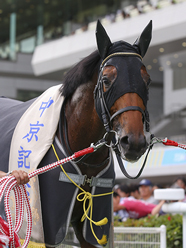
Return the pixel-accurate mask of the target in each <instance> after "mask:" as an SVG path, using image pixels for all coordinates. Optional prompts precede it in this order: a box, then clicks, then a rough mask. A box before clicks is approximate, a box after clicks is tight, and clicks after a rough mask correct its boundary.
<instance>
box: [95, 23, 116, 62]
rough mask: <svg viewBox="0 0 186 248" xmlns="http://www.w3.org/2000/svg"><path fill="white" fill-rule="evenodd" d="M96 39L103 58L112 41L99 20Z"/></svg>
mask: <svg viewBox="0 0 186 248" xmlns="http://www.w3.org/2000/svg"><path fill="white" fill-rule="evenodd" d="M96 40H97V47H98V51H99V54H100V56H101V58H102V59H104V58H105V57H106V54H107V51H108V49H109V47H110V46H111V45H112V42H111V41H110V38H109V36H108V34H107V33H106V31H105V29H104V27H103V26H102V24H101V22H100V21H99V20H98V21H97V27H96Z"/></svg>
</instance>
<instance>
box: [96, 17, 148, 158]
mask: <svg viewBox="0 0 186 248" xmlns="http://www.w3.org/2000/svg"><path fill="white" fill-rule="evenodd" d="M151 32H152V21H150V22H149V24H148V25H147V26H146V28H145V29H144V30H143V32H142V34H141V35H140V37H139V38H138V39H137V40H136V41H135V42H134V44H133V45H131V44H129V43H127V42H125V41H118V42H114V43H112V42H111V41H110V38H109V36H108V34H107V33H106V31H105V29H104V28H103V26H102V25H101V23H100V22H99V21H98V23H97V30H96V38H97V46H98V50H99V53H100V56H101V58H102V64H101V66H100V72H99V76H98V82H97V85H96V88H95V108H96V111H97V114H98V116H99V117H100V119H101V120H102V122H103V123H104V126H105V128H106V131H107V132H109V131H110V130H114V131H115V132H116V133H117V136H118V140H119V141H118V142H119V147H120V148H119V149H120V152H121V155H122V157H123V158H124V159H126V160H128V161H131V162H135V161H137V160H138V159H139V158H140V157H141V156H142V155H143V154H144V152H145V151H146V149H147V145H148V144H147V141H146V137H145V135H144V124H145V125H146V131H149V116H148V111H147V101H148V86H149V83H150V76H149V75H148V73H147V71H146V68H145V66H144V64H143V63H142V58H143V57H144V55H145V53H146V51H147V49H148V46H149V43H150V40H151Z"/></svg>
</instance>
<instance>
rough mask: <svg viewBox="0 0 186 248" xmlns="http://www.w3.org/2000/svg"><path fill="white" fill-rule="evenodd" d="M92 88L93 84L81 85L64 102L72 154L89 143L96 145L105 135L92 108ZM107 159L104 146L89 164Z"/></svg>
mask: <svg viewBox="0 0 186 248" xmlns="http://www.w3.org/2000/svg"><path fill="white" fill-rule="evenodd" d="M94 87H95V84H93V83H92V82H89V83H87V84H84V85H81V86H80V87H79V88H78V89H77V90H76V91H75V93H74V94H73V95H72V97H71V98H69V99H67V101H66V105H65V116H66V120H67V137H68V141H69V146H70V149H71V150H72V151H73V152H76V151H79V150H81V149H84V148H86V147H89V146H90V144H91V143H96V142H97V141H98V140H100V139H101V138H102V137H103V135H104V133H105V129H104V126H103V124H102V122H101V121H100V119H99V117H98V115H97V113H96V110H95V107H94V97H93V91H94ZM63 133H64V127H63ZM107 157H108V148H107V147H105V146H104V147H103V148H101V149H99V151H97V152H96V156H94V158H91V162H92V163H99V162H100V163H101V162H102V161H104V159H106V158H107ZM87 162H88V161H87Z"/></svg>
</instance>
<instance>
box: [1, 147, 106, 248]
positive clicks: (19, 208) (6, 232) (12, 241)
mask: <svg viewBox="0 0 186 248" xmlns="http://www.w3.org/2000/svg"><path fill="white" fill-rule="evenodd" d="M95 149H96V147H88V148H86V149H84V150H81V151H79V152H76V153H74V154H73V155H72V156H70V157H67V158H64V159H62V160H59V161H57V162H55V163H52V164H49V165H46V166H45V167H42V168H40V169H37V170H35V171H33V172H31V173H29V174H28V178H29V179H31V178H32V177H34V176H38V175H40V174H42V173H45V172H47V171H49V170H52V169H54V168H56V167H58V166H61V165H62V164H65V163H67V162H69V161H72V160H74V159H76V158H78V157H81V156H84V155H85V154H88V153H92V152H94V151H95ZM11 190H13V192H14V195H15V224H14V225H13V221H12V216H11V211H10V204H9V199H10V192H11ZM110 194H111V193H110ZM3 195H4V205H5V212H6V216H7V222H5V221H4V220H3V219H2V218H0V235H3V236H6V237H7V238H8V240H9V247H10V248H15V247H21V244H20V240H19V237H18V232H19V230H20V228H21V226H22V223H23V218H24V206H25V207H26V211H27V230H26V237H25V240H24V243H23V245H22V248H26V247H27V246H28V243H29V240H30V237H31V231H32V212H31V207H30V202H29V199H28V195H27V192H26V188H25V185H17V181H16V179H15V177H14V176H5V177H3V178H1V179H0V201H1V200H2V198H3ZM85 196H86V197H85ZM85 196H84V198H87V197H89V195H88V196H87V195H86V194H85ZM91 197H92V196H91ZM85 203H86V200H85ZM85 203H84V205H85ZM84 208H85V206H84ZM89 208H90V207H89ZM89 208H88V210H89ZM88 210H87V211H88ZM85 217H87V213H86V209H85ZM87 218H88V217H87ZM106 221H108V220H107V219H106V218H104V219H103V220H101V224H102V222H103V223H105V222H106ZM95 223H96V222H95ZM97 224H100V223H99V222H98V223H97Z"/></svg>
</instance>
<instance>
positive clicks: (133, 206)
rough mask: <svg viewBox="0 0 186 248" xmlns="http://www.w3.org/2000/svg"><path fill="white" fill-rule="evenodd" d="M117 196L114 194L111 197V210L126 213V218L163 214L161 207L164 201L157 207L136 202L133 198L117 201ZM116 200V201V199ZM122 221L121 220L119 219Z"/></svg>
mask: <svg viewBox="0 0 186 248" xmlns="http://www.w3.org/2000/svg"><path fill="white" fill-rule="evenodd" d="M118 197H119V195H118V194H117V193H114V195H113V208H114V212H115V213H116V212H117V213H118V216H120V215H119V211H126V212H127V213H128V218H132V219H139V218H142V217H145V216H147V215H148V214H152V215H156V214H157V213H159V214H163V212H162V210H161V207H162V205H163V204H164V202H165V201H161V202H160V203H158V205H155V204H152V203H148V202H144V201H142V200H137V199H134V198H130V197H126V198H124V199H123V200H120V201H119V198H118ZM115 198H116V199H117V200H116V199H115ZM121 220H122V219H121ZM122 221H123V220H122Z"/></svg>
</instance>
